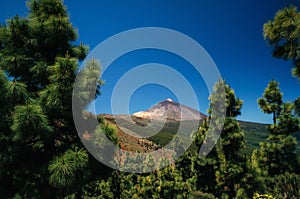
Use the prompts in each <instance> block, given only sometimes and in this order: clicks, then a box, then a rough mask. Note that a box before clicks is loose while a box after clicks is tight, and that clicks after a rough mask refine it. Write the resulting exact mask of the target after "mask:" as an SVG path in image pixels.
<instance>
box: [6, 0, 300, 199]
mask: <svg viewBox="0 0 300 199" xmlns="http://www.w3.org/2000/svg"><path fill="white" fill-rule="evenodd" d="M28 7H29V10H30V12H29V15H28V16H27V17H26V18H20V17H18V16H15V17H14V18H13V19H9V20H8V21H7V23H6V24H2V25H1V26H0V94H1V99H0V103H1V106H0V118H1V119H0V149H1V151H0V198H51V199H52V198H76V199H77V198H108V199H109V198H111V199H113V198H169V199H173V198H263V197H267V196H266V195H261V194H268V195H272V196H274V197H276V198H299V197H300V190H299V187H300V170H299V167H300V160H299V156H298V155H297V154H296V153H295V150H296V144H297V141H296V139H295V136H296V137H297V136H298V137H299V134H298V135H297V134H296V133H297V132H299V110H300V108H299V104H300V102H299V101H300V100H299V98H298V99H295V102H289V103H288V102H284V101H283V100H282V95H283V94H282V93H281V91H280V89H279V83H277V82H276V81H274V80H272V81H271V82H270V83H269V85H267V87H266V90H265V92H264V93H263V95H262V98H260V99H259V100H258V105H259V107H260V108H261V109H262V111H263V112H265V113H267V114H272V116H273V124H271V125H269V126H267V127H266V125H261V124H253V123H245V122H238V121H237V119H236V117H237V116H238V115H240V114H242V109H241V108H242V104H243V101H242V100H241V99H239V98H237V97H236V95H235V93H234V90H233V89H232V88H231V87H230V86H229V85H228V84H226V82H225V81H224V80H222V79H220V81H219V82H217V83H216V85H215V88H214V91H215V93H212V95H211V96H210V108H209V110H208V117H207V118H206V119H205V120H203V121H202V124H201V125H200V127H199V129H197V130H196V131H195V132H194V133H195V143H194V145H193V147H194V148H195V149H196V150H189V151H187V152H186V153H185V154H183V155H182V156H181V157H180V158H179V159H178V160H177V161H176V163H173V164H171V165H169V166H167V167H165V168H163V169H160V170H155V171H153V172H150V173H142V174H132V173H125V172H119V171H113V170H112V169H110V168H108V167H106V166H104V165H103V164H101V163H99V162H98V161H96V160H95V159H94V158H93V156H91V155H90V154H89V153H88V152H87V151H86V149H85V148H84V147H83V145H82V142H81V140H80V139H79V136H78V134H77V131H76V129H75V126H74V121H73V117H72V106H71V105H72V103H71V102H72V91H73V83H74V80H75V77H76V75H77V74H78V65H79V64H78V63H79V62H80V61H82V60H83V59H84V58H85V56H86V53H87V51H88V49H87V47H86V46H85V45H84V44H82V43H80V44H78V45H77V44H76V39H77V32H76V31H75V29H74V28H73V26H72V24H71V23H70V22H69V18H68V15H67V12H66V9H65V7H64V6H63V4H62V2H61V1H60V0H31V1H29V3H28ZM299 24H300V14H299V13H298V11H297V9H296V8H294V7H290V8H285V9H283V10H281V11H280V12H278V13H277V14H276V17H275V18H274V21H271V22H268V23H267V24H266V25H265V26H264V35H265V38H266V39H267V40H268V42H269V44H270V45H271V46H273V47H274V56H275V57H279V58H284V59H289V60H291V61H292V62H293V63H294V65H295V66H294V69H293V74H294V75H295V76H297V77H299V76H300V75H299V66H300V64H299V63H300V62H299V60H300V55H299V50H298V49H299V48H300V43H299V41H300V39H299V38H300V31H299V29H300V26H299ZM86 66H87V67H86V68H85V69H82V70H81V71H82V76H80V78H82V80H84V81H82V82H81V84H80V85H79V86H78V88H77V90H76V94H77V95H76V96H75V99H74V100H75V101H76V102H77V104H78V106H79V108H81V109H84V108H86V106H87V105H88V104H89V103H90V102H91V101H92V100H93V98H94V97H95V96H94V95H92V94H90V93H87V92H85V91H86V89H87V88H88V89H91V90H93V89H94V90H95V89H96V90H97V92H96V96H97V95H99V93H100V90H99V89H100V86H101V85H102V83H103V82H102V81H99V77H100V76H101V73H100V70H99V68H100V64H99V62H98V61H97V60H88V61H87V62H86ZM87 76H88V77H89V78H87ZM95 85H96V86H95ZM222 90H223V91H225V93H222V92H221V91H222ZM224 101H225V102H226V104H225V105H224V106H226V113H225V117H221V118H220V117H217V116H218V115H220V114H221V109H222V108H225V107H219V106H218V107H217V108H216V107H215V106H214V104H218V105H222V104H223V103H222V102H224ZM214 107H215V108H216V110H215V111H213V110H214ZM81 113H82V118H80V122H82V123H85V122H86V121H89V120H90V119H91V118H93V117H95V116H93V115H91V114H88V113H86V112H80V114H81ZM78 114H79V113H78ZM106 119H107V120H104V119H102V118H101V117H99V118H98V120H99V124H98V126H92V127H89V128H88V129H83V130H82V131H81V132H79V133H80V136H82V138H83V139H84V140H87V141H90V140H95V143H94V144H95V145H96V146H97V147H101V145H102V144H103V143H102V142H101V138H102V137H101V135H102V134H101V133H104V134H105V135H106V136H107V137H108V138H109V139H110V140H111V141H112V142H113V143H114V144H115V145H119V146H120V147H122V148H124V149H128V150H134V149H137V147H139V148H138V152H143V151H144V152H145V151H153V150H156V149H157V147H158V146H157V145H155V144H153V142H150V141H149V140H148V141H147V142H145V140H139V139H137V138H135V139H133V138H132V137H126V136H125V135H124V134H123V135H122V132H121V131H119V130H118V128H117V127H116V126H115V125H114V124H113V122H114V121H113V120H114V119H113V118H106ZM137 122H138V123H139V125H141V126H145V125H146V124H147V121H143V120H138V119H137ZM210 122H211V123H213V124H214V127H213V128H216V129H218V128H220V124H222V123H224V127H223V128H222V133H221V136H220V139H218V141H217V140H215V137H213V136H211V135H210V134H208V131H209V128H208V124H209V123H210ZM123 125H128V124H126V123H124V124H123ZM187 126H189V125H188V124H187ZM265 128H267V131H266V129H265ZM101 129H102V131H101ZM175 129H177V127H176V124H173V123H172V122H170V123H168V124H167V126H165V129H163V131H162V133H161V134H159V135H157V136H154V137H153V138H152V140H153V141H154V142H157V143H160V144H165V143H166V142H167V141H168V139H169V138H170V137H169V135H170V134H171V133H172V131H173V130H175ZM185 129H186V132H184V133H187V134H188V135H189V134H191V132H190V131H192V129H188V128H185ZM165 132H167V133H165ZM145 133H147V132H145ZM206 136H208V137H209V138H210V139H211V140H215V141H217V142H216V145H215V147H214V148H213V149H212V151H211V152H210V153H209V154H207V156H206V157H205V158H199V154H198V151H199V149H200V147H201V146H202V145H205V146H206V145H207V144H208V142H206V141H205V140H204V138H205V137H206ZM91 138H93V139H91ZM175 139H177V140H178V143H180V142H182V141H184V140H180V138H178V137H175ZM129 141H130V142H129ZM259 141H261V143H260V144H259V145H257V143H258V142H259ZM250 143H251V144H250ZM125 144H126V145H125ZM128 144H130V145H134V146H135V148H133V149H132V148H131V149H130V148H129V146H128ZM252 149H254V150H253V152H252ZM200 155H203V154H202V153H201V154H200ZM130 158H131V160H132V159H133V158H135V157H134V156H132V157H130ZM127 160H128V161H129V163H131V161H130V159H127ZM146 163H147V164H149V165H151V164H153V160H152V159H148V160H147V161H146ZM159 163H161V162H159ZM130 166H131V165H130ZM138 166H140V165H132V167H138ZM268 198H272V197H271V196H269V197H268Z"/></svg>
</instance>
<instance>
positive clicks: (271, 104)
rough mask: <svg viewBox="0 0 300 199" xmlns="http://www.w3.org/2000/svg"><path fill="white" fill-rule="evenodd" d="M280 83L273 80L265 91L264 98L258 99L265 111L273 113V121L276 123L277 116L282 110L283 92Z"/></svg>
mask: <svg viewBox="0 0 300 199" xmlns="http://www.w3.org/2000/svg"><path fill="white" fill-rule="evenodd" d="M278 86H279V83H278V82H276V81H275V80H271V81H270V82H269V84H268V86H267V88H266V89H265V92H264V93H263V98H259V99H258V105H259V107H260V108H261V109H262V111H263V112H264V113H268V114H271V113H272V114H273V123H274V124H276V121H277V117H278V116H279V114H280V111H281V105H282V95H283V94H282V93H281V92H280V89H279V87H278Z"/></svg>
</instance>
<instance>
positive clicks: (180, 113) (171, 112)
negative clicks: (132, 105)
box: [133, 98, 206, 121]
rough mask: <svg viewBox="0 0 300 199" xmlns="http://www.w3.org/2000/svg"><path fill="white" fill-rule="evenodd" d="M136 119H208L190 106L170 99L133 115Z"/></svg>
mask: <svg viewBox="0 0 300 199" xmlns="http://www.w3.org/2000/svg"><path fill="white" fill-rule="evenodd" d="M133 116H135V117H140V118H145V119H154V120H165V119H168V120H177V121H182V120H201V119H203V118H204V117H206V116H205V115H204V114H203V113H201V112H199V111H197V110H195V109H192V108H190V107H188V106H185V105H182V104H179V103H178V102H175V101H173V100H172V99H170V98H168V99H166V100H164V101H161V102H159V103H157V104H155V105H154V106H152V107H151V108H150V109H148V110H146V111H140V112H136V113H134V114H133Z"/></svg>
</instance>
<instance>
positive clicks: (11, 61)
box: [0, 0, 102, 198]
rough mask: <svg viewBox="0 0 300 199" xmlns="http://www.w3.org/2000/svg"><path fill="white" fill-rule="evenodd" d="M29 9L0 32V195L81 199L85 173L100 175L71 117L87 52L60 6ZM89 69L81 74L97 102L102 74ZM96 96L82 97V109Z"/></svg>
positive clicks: (44, 1) (48, 3)
mask: <svg viewBox="0 0 300 199" xmlns="http://www.w3.org/2000/svg"><path fill="white" fill-rule="evenodd" d="M27 6H28V8H29V15H28V16H27V17H24V18H21V17H19V16H18V15H16V16H15V17H14V18H12V19H9V20H7V23H6V24H5V25H1V26H0V44H1V45H0V94H1V96H2V97H1V99H0V103H1V106H0V118H1V120H0V127H1V128H0V147H1V155H0V162H1V163H0V193H1V197H4V198H12V197H14V196H19V197H22V198H55V197H56V196H60V197H63V196H66V195H68V194H69V193H75V197H76V198H80V197H81V195H82V193H81V192H82V187H81V185H83V184H85V183H87V179H88V178H87V177H88V176H89V173H90V172H95V174H99V172H98V171H97V170H96V169H94V166H93V165H92V162H93V159H91V158H90V157H89V155H88V154H87V152H86V151H85V150H83V148H82V144H81V142H80V139H79V137H78V134H77V132H76V129H75V126H74V122H73V118H72V91H73V84H74V81H75V78H76V75H77V71H78V61H82V60H83V59H84V58H85V55H86V53H87V51H88V48H87V46H85V45H84V44H82V43H80V44H79V45H76V44H75V41H76V39H77V37H78V35H77V31H76V29H75V28H74V27H73V26H72V24H71V23H70V21H69V17H68V13H67V11H66V8H65V6H64V5H63V3H62V1H61V0H31V1H29V2H28V4H27ZM93 63H94V68H93V69H92V70H91V67H90V66H89V65H88V66H87V67H88V68H89V69H86V70H85V73H86V75H89V76H90V77H93V78H91V79H89V80H91V81H93V82H90V84H92V83H94V91H95V90H96V96H97V95H98V94H100V93H99V89H100V86H101V85H102V82H101V81H99V80H98V79H99V77H100V75H101V71H100V65H99V63H98V62H93ZM94 74H96V77H95V75H94ZM93 75H94V76H93ZM95 78H97V80H96V81H95ZM83 86H84V85H83ZM85 86H86V85H85ZM94 98H95V96H93V98H91V97H90V96H89V97H88V98H85V101H84V103H85V104H84V106H87V105H88V104H89V103H90V102H91V100H93V99H94ZM2 149H3V150H2ZM92 179H93V178H92Z"/></svg>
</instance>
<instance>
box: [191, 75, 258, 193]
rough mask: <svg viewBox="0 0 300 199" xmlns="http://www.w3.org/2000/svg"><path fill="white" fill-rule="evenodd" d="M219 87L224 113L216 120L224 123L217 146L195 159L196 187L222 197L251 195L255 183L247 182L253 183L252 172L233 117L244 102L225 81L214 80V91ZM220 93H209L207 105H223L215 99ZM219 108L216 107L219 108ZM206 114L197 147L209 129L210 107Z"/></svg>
mask: <svg viewBox="0 0 300 199" xmlns="http://www.w3.org/2000/svg"><path fill="white" fill-rule="evenodd" d="M221 88H223V90H224V94H225V98H224V99H225V105H226V113H225V119H224V120H221V119H219V120H217V122H222V121H223V122H224V126H223V129H222V132H221V136H220V138H219V140H218V142H217V144H216V147H215V148H213V150H212V151H211V152H210V153H209V154H208V155H207V156H206V157H204V158H203V159H199V158H197V159H196V161H195V163H194V167H195V171H196V173H197V177H198V179H197V189H198V190H200V191H202V192H210V193H214V194H216V196H218V197H224V198H226V197H227V198H234V197H236V198H245V197H251V196H252V194H253V189H255V186H248V183H250V182H254V179H255V173H253V172H252V170H251V168H250V165H249V163H248V162H247V160H246V156H245V153H244V149H245V138H244V133H243V131H242V130H241V129H240V127H239V123H238V122H237V120H236V119H235V117H236V116H238V115H240V114H241V107H242V104H243V102H242V100H240V99H239V98H237V97H236V96H235V93H234V90H233V89H232V88H231V87H230V86H229V85H227V84H226V82H225V81H224V80H220V81H219V82H217V83H216V85H215V88H214V90H215V91H218V90H221ZM221 94H223V92H215V93H212V94H211V96H210V100H211V103H210V107H213V106H216V105H217V104H220V105H222V103H221V102H218V100H220V99H221V98H222V97H221V96H220V95H221ZM221 108H222V107H219V109H221ZM219 112H221V111H219ZM208 113H209V114H210V115H209V117H208V120H207V121H204V123H203V124H202V125H201V127H200V128H199V132H198V134H197V136H196V139H197V141H196V142H197V143H199V144H200V145H199V146H201V145H202V144H203V140H204V137H205V136H206V135H207V133H208V128H211V127H210V126H208V124H210V122H211V121H210V120H211V117H213V116H212V115H211V113H212V110H211V108H210V109H209V110H208ZM217 113H218V112H217ZM210 125H211V124H210ZM215 126H217V125H215ZM208 136H209V135H208ZM246 181H248V183H246ZM250 184H251V183H250Z"/></svg>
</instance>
